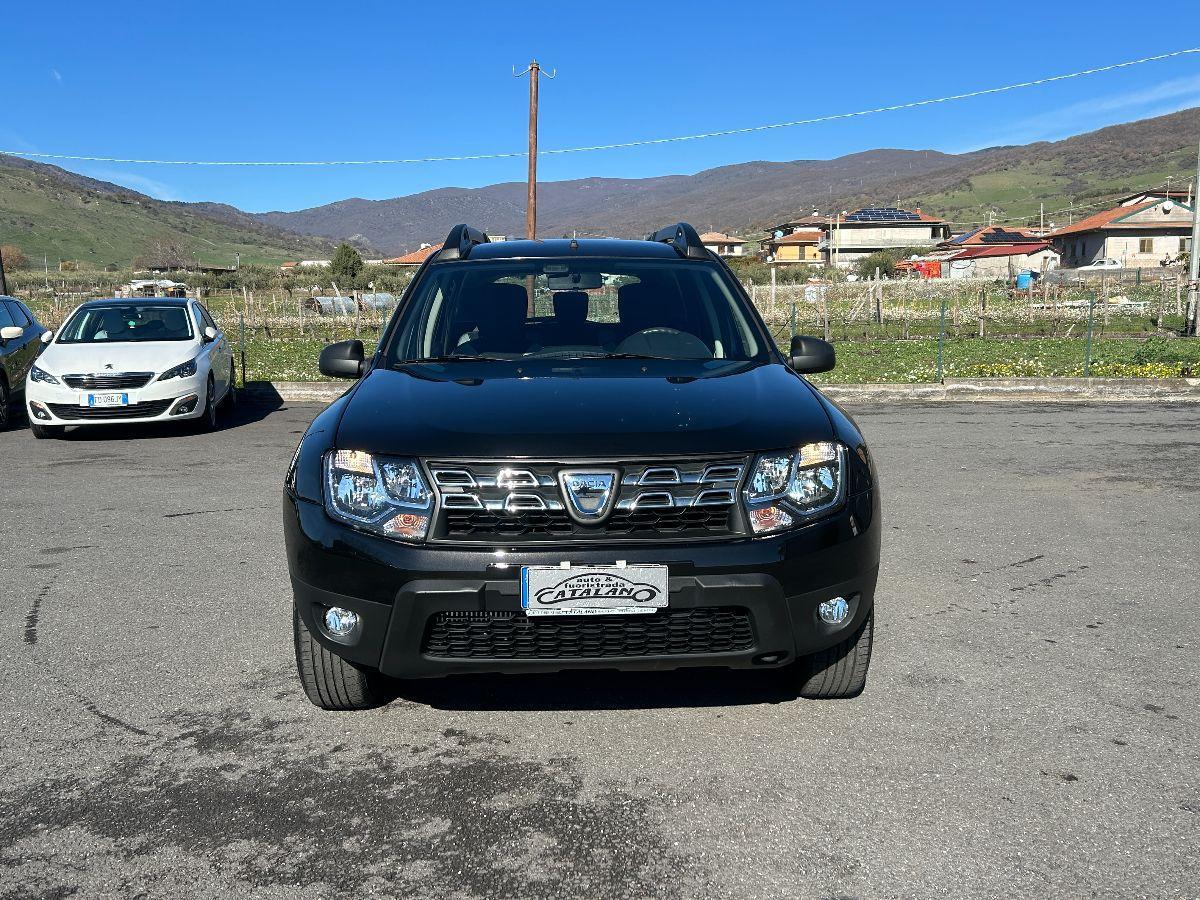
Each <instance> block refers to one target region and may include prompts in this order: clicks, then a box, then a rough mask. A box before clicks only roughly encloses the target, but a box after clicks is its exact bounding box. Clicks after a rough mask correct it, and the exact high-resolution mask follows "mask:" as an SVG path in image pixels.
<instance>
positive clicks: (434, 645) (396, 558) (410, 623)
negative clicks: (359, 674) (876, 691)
mask: <svg viewBox="0 0 1200 900" xmlns="http://www.w3.org/2000/svg"><path fill="white" fill-rule="evenodd" d="M284 526H285V537H286V542H287V549H288V564H289V569H290V572H291V580H292V590H293V594H294V597H295V602H296V606H297V609H298V610H299V613H300V615H301V617H302V618H303V619H304V622H305V624H306V625H307V626H308V628H309V630H310V631H311V632H312V633H313V635H314V636H315V638H316V639H317V640H318V641H320V642H321V643H322V644H323V645H324V646H326V647H327V648H329V649H330V650H331V651H332V652H334V653H337V654H338V655H340V656H342V657H344V658H346V659H348V660H350V661H352V662H355V663H358V664H360V665H364V666H368V667H371V668H375V669H379V670H380V671H382V672H383V673H384V674H387V675H391V676H393V677H398V678H419V677H428V676H436V675H446V674H452V673H456V672H536V671H558V670H562V669H570V668H615V669H670V668H679V667H685V666H724V667H737V668H741V667H752V666H767V667H769V666H778V665H784V664H786V663H789V662H792V661H794V660H795V659H796V658H797V657H800V656H804V655H806V654H809V653H813V652H816V651H818V650H821V649H824V648H826V647H829V646H832V645H834V644H836V643H838V642H839V641H841V640H843V639H845V637H846V636H847V635H849V634H852V633H853V632H854V631H855V630H856V629H857V628H858V627H859V625H861V624H862V622H863V621H864V620H865V619H866V617H867V615H868V614H869V613H870V611H871V609H872V607H873V604H874V595H875V582H876V579H877V577H878V571H879V535H880V526H879V501H878V495H877V493H876V492H874V491H866V492H864V493H862V494H859V495H857V496H854V497H851V498H850V499H849V501H848V502H847V505H846V507H845V508H844V509H842V510H841V511H840V512H838V513H837V514H835V515H833V516H830V517H828V518H826V519H823V520H821V521H819V522H814V523H813V524H811V525H807V526H805V527H803V528H799V529H796V530H793V531H790V532H788V533H786V534H783V535H777V536H772V537H766V538H757V539H748V538H743V539H740V540H736V541H729V542H721V543H703V544H685V545H679V544H663V545H646V544H623V545H613V546H595V545H591V546H581V545H561V546H558V547H555V548H530V547H520V548H504V547H498V548H496V549H484V548H478V547H471V548H463V547H454V546H445V545H442V546H436V545H431V546H411V545H405V544H400V543H396V542H393V541H389V540H386V539H384V538H379V537H375V536H373V535H369V534H364V533H362V532H358V531H355V530H354V529H351V528H347V527H345V526H343V525H341V524H339V523H336V522H334V521H332V520H331V519H329V517H328V516H327V515H326V514H325V511H324V509H323V508H322V507H321V506H320V505H318V504H315V503H311V502H309V501H305V500H299V499H296V498H294V497H292V496H291V495H290V494H285V497H284ZM617 560H626V561H627V562H629V563H630V564H633V563H663V564H666V565H667V567H668V570H669V574H670V581H669V586H670V598H669V607H668V610H669V611H670V614H671V616H672V617H673V618H674V619H680V620H691V621H692V627H694V626H695V621H700V622H701V623H705V622H708V623H711V621H712V617H713V613H714V612H717V611H723V612H721V613H720V614H721V615H724V613H725V612H728V613H736V616H737V617H738V618H739V621H741V622H743V623H748V632H746V630H745V629H746V627H747V625H745V624H743V625H742V631H741V632H739V633H740V634H741V639H740V640H737V641H733V642H730V643H729V645H728V646H723V647H718V649H716V650H713V649H711V646H710V643H711V642H706V641H704V640H701V641H700V642H699V643H698V644H695V643H693V644H688V643H687V642H686V641H684V642H683V645H681V644H680V643H679V642H678V641H667V642H666V643H663V642H661V641H660V642H655V641H654V640H653V639H652V640H650V641H649V643H647V642H645V641H642V642H641V643H640V644H636V646H638V649H637V652H635V653H628V654H624V655H623V651H622V650H621V648H623V647H626V646H631V645H630V644H628V643H622V637H621V633H622V632H623V631H624V630H626V629H627V628H629V627H632V628H637V627H640V626H642V625H643V624H647V625H650V627H651V630H653V629H654V628H655V627H656V626H661V627H659V628H658V630H659V631H661V632H671V633H674V631H675V630H676V628H677V625H678V627H679V628H683V629H686V628H687V627H689V625H688V623H687V621H683V623H682V624H678V623H676V622H674V621H672V622H671V623H669V624H668V623H666V622H653V620H655V619H658V618H659V617H662V616H664V614H663V613H654V614H652V615H646V616H620V617H617V616H597V617H571V619H570V622H569V623H567V622H564V620H562V619H560V618H559V617H539V618H538V619H536V620H534V619H528V618H526V617H525V616H524V614H523V613H522V612H521V611H520V595H519V583H518V578H519V575H520V567H521V566H524V565H557V564H558V563H560V562H562V561H569V562H571V563H574V564H580V565H583V564H595V565H603V564H612V563H614V562H616V561H617ZM835 596H842V597H845V598H846V599H847V600H848V601H850V606H851V610H850V616H849V618H848V619H847V620H846V621H845V622H843V623H842V624H840V625H828V624H826V623H824V622H822V621H821V620H820V618H819V617H818V616H817V612H816V607H817V605H818V604H819V603H820V602H821V601H823V600H828V599H829V598H831V597H835ZM331 606H340V607H342V608H345V609H350V610H353V611H354V612H356V613H358V615H359V617H360V620H361V628H360V629H359V630H358V632H357V633H356V635H355V636H354V638H353V642H352V643H344V642H342V641H339V640H336V639H334V638H332V637H331V636H330V635H328V634H327V633H326V632H325V631H324V629H323V626H322V618H323V615H324V611H325V610H326V609H328V608H329V607H331ZM692 611H695V612H692ZM442 614H451V615H450V616H445V615H442ZM446 619H450V620H451V621H452V622H456V621H457V622H461V621H464V620H465V621H469V622H470V623H472V627H475V626H478V627H479V628H484V629H486V628H489V627H502V628H505V629H507V632H506V634H507V635H509V636H511V634H512V633H516V634H517V635H519V636H520V638H519V639H518V643H520V641H521V640H523V641H524V643H523V644H522V646H523V648H524V649H523V650H522V651H521V653H522V654H523V655H517V651H514V650H512V647H513V646H514V645H513V643H512V641H499V642H497V643H496V646H499V647H501V648H502V649H501V650H499V651H498V652H497V654H496V655H492V656H488V655H482V656H481V655H480V654H479V649H478V647H477V646H476V647H475V649H474V651H473V652H472V655H471V656H470V657H469V658H468V657H465V656H462V655H454V654H455V653H457V652H459V651H461V649H462V643H461V642H458V643H457V647H458V650H456V651H448V650H447V646H446V643H445V642H439V641H437V640H433V639H431V638H432V635H433V634H434V631H435V628H436V627H437V626H438V624H439V623H442V622H444V621H445V620H446ZM617 619H620V620H622V621H607V622H606V621H603V620H617ZM589 620H591V621H590V622H589ZM633 620H650V621H648V622H635V621H633ZM727 621H728V620H727V619H721V627H725V626H724V623H726V622H727ZM495 623H500V625H499V626H496V624H495ZM556 623H557V627H556ZM585 626H586V627H585ZM587 627H590V631H587V630H586V628H587ZM544 629H552V630H553V631H555V632H557V634H551V635H550V636H549V637H548V638H547V637H546V636H547V632H545V631H544ZM581 629H583V639H582V640H583V643H582V644H581V643H580V637H579V635H580V630H581ZM606 629H607V630H609V631H611V632H612V634H611V635H609V634H605V635H604V636H603V639H602V640H601V639H599V638H596V633H597V632H601V631H605V630H606ZM564 635H566V636H564ZM747 635H748V636H747ZM589 637H590V638H595V639H594V640H590V642H589ZM543 638H546V639H543ZM531 642H532V643H531ZM598 644H604V645H605V646H606V647H607V650H606V651H605V652H603V653H595V654H592V655H587V654H588V651H587V649H586V648H588V647H596V646H598ZM668 644H669V645H670V646H668ZM716 644H718V645H719V644H720V642H716ZM530 646H534V647H535V649H534V650H533V651H530V649H529V648H530ZM581 646H583V647H584V648H585V649H584V650H582V651H581V650H580V647H581ZM681 646H682V648H683V649H682V650H681ZM557 647H561V648H563V650H562V651H561V652H559V651H558V650H556V649H555V648H557ZM696 647H700V648H701V649H699V650H697V649H696ZM614 648H616V650H615V652H614ZM581 653H583V654H584V655H580V654H581Z"/></svg>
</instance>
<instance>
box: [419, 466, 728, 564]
mask: <svg viewBox="0 0 1200 900" xmlns="http://www.w3.org/2000/svg"><path fill="white" fill-rule="evenodd" d="M423 463H424V465H425V467H426V469H427V471H428V472H429V473H430V476H431V481H432V483H433V485H434V489H435V492H436V493H437V495H438V505H437V511H436V513H435V520H434V524H433V528H432V529H431V532H430V541H431V542H433V543H439V542H440V543H471V544H484V545H489V544H491V545H509V544H517V545H520V544H536V543H576V542H595V541H597V540H612V541H624V542H639V541H642V542H645V541H659V542H662V541H685V540H691V541H695V540H701V541H703V540H721V539H724V540H730V539H734V538H738V537H742V536H744V535H745V534H746V532H747V526H746V522H745V517H744V512H743V511H742V508H741V504H740V503H738V491H739V489H740V485H741V481H742V479H743V477H744V475H745V473H746V472H747V471H748V464H749V456H748V455H736V456H730V455H721V456H715V457H701V458H696V457H690V458H689V457H670V458H668V459H658V460H655V459H650V460H646V459H641V460H634V459H628V458H604V459H596V458H585V459H570V460H526V459H520V460H516V459H492V460H476V459H461V458H460V459H428V460H423ZM592 469H595V470H597V471H599V470H605V471H610V472H615V473H616V475H617V478H616V479H615V481H614V491H615V492H616V497H615V498H614V501H612V507H611V509H612V512H611V513H609V515H608V516H607V517H606V518H604V519H603V520H601V521H598V522H590V521H587V520H578V519H576V518H574V517H572V516H569V515H568V510H567V506H566V504H565V502H564V498H563V494H562V491H563V488H562V486H561V485H560V484H559V480H560V475H561V474H562V472H563V471H579V470H583V471H589V470H592Z"/></svg>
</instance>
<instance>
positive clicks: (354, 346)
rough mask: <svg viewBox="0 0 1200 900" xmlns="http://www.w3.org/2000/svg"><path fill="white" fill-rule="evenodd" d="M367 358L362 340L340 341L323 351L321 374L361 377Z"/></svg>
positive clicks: (338, 376)
mask: <svg viewBox="0 0 1200 900" xmlns="http://www.w3.org/2000/svg"><path fill="white" fill-rule="evenodd" d="M365 358H366V356H365V354H364V353H363V342H362V341H338V342H337V343H336V344H330V345H329V346H328V347H326V348H325V349H324V350H322V351H321V361H320V363H319V366H320V369H321V374H322V375H329V376H332V377H333V378H361V377H362V371H363V361H364V360H365Z"/></svg>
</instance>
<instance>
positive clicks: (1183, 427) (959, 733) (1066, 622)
mask: <svg viewBox="0 0 1200 900" xmlns="http://www.w3.org/2000/svg"><path fill="white" fill-rule="evenodd" d="M316 409H317V408H316V407H313V406H299V405H288V406H285V407H283V408H280V409H276V410H273V411H272V410H268V409H266V408H252V407H247V406H242V407H240V408H239V410H238V412H237V414H236V416H235V418H234V419H233V420H231V421H230V423H229V425H228V427H226V428H225V429H224V430H222V431H220V432H218V433H216V434H212V435H180V434H176V433H173V432H168V431H150V432H147V431H142V430H132V429H129V430H124V429H123V430H120V431H113V432H111V433H99V432H97V433H91V434H82V435H78V436H75V437H68V439H66V440H62V441H54V442H36V441H34V440H33V439H32V437H31V436H30V434H29V432H28V431H26V430H15V431H11V432H7V433H2V434H0V466H2V469H3V473H4V477H3V479H0V548H2V551H0V598H2V599H0V611H2V612H3V616H2V617H0V647H3V654H2V658H3V660H4V665H3V667H2V668H0V896H5V897H65V896H68V895H76V896H80V897H100V896H152V897H175V896H178V897H230V896H261V897H287V898H289V900H300V898H309V897H330V896H338V895H344V896H352V897H363V896H376V895H378V896H394V895H400V896H419V897H427V896H442V897H454V898H470V897H522V898H531V897H754V898H759V897H763V898H766V897H843V896H855V897H860V896H861V897H878V896H920V897H928V896H943V895H944V896H972V897H980V896H995V897H1011V896H1038V897H1043V896H1181V897H1182V896H1196V895H1197V893H1198V892H1200V882H1198V881H1197V873H1198V872H1200V740H1198V736H1200V731H1198V728H1197V712H1198V711H1200V701H1198V700H1197V681H1198V679H1197V668H1198V667H1197V647H1198V643H1197V637H1196V635H1197V634H1198V633H1200V631H1198V629H1200V612H1198V603H1197V601H1198V600H1200V591H1198V589H1197V538H1198V535H1200V531H1198V530H1197V522H1198V521H1200V515H1198V513H1197V503H1198V501H1200V407H1197V406H1169V405H1133V404H1113V405H1107V406H1084V405H1078V406H1077V405H1062V406H1059V405H1051V404H1043V405H1029V406H1018V405H1009V404H979V405H974V406H971V405H943V406H920V407H918V406H901V405H888V406H873V407H858V408H855V409H854V413H855V415H856V418H857V419H858V421H859V423H860V424H861V425H862V426H863V427H864V429H865V430H866V433H867V435H868V438H869V439H870V440H871V442H872V446H873V448H874V451H875V454H876V457H877V459H878V460H879V462H880V466H881V471H882V475H883V478H884V487H885V491H886V493H885V496H884V513H885V521H886V536H885V540H884V566H883V572H882V574H881V582H880V594H879V597H878V604H879V613H878V618H877V641H876V645H875V653H876V655H875V659H874V664H873V666H872V670H871V679H870V681H869V683H868V686H867V690H866V692H865V694H864V695H863V696H862V697H860V698H858V699H856V700H850V701H838V702H826V703H821V702H811V701H803V700H798V699H796V697H795V696H794V694H793V693H790V692H789V691H788V689H787V685H786V684H784V683H782V682H781V681H780V680H779V679H778V678H776V677H773V676H772V675H770V674H769V673H762V672H749V673H729V672H711V673H710V672H704V673H699V674H697V673H688V674H676V673H668V674H644V673H643V674H635V673H627V674H616V673H585V674H570V675H566V674H563V675H551V676H532V677H478V678H463V679H456V680H448V681H441V682H423V683H419V684H415V685H411V686H409V687H406V688H405V690H404V691H403V693H402V695H401V697H400V698H399V699H397V700H396V701H395V702H394V703H392V704H391V705H390V706H388V707H386V708H384V709H381V710H377V711H373V712H368V713H359V714H332V713H324V712H320V711H318V710H316V709H315V708H313V707H311V706H310V705H309V704H308V702H307V701H306V700H305V698H304V695H303V693H302V691H301V689H300V686H299V684H298V682H297V681H296V678H295V676H294V674H293V658H292V648H291V633H290V610H289V603H290V594H289V589H288V586H287V573H286V566H285V560H284V555H283V544H282V538H281V535H280V526H279V520H280V490H281V480H282V477H283V471H284V468H285V466H286V464H287V461H288V459H289V458H290V455H291V453H292V451H293V449H294V447H295V444H296V441H297V440H298V439H299V436H300V434H301V432H302V430H303V429H304V427H305V426H306V425H307V423H308V422H309V420H310V419H311V418H312V417H313V415H315V412H316Z"/></svg>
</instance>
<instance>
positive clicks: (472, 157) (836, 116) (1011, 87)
mask: <svg viewBox="0 0 1200 900" xmlns="http://www.w3.org/2000/svg"><path fill="white" fill-rule="evenodd" d="M1195 53H1200V47H1191V48H1188V49H1186V50H1174V51H1172V52H1170V53H1159V54H1156V55H1154V56H1144V57H1142V58H1141V59H1132V60H1129V61H1127V62H1119V63H1112V64H1111V65H1107V66H1095V67H1093V68H1090V69H1083V70H1081V71H1078V72H1068V73H1066V74H1062V75H1049V76H1047V77H1045V78H1036V79H1033V80H1030V81H1019V82H1017V83H1015V84H1006V85H1003V86H1001V87H992V88H983V89H981V90H977V91H967V92H965V93H961V94H950V95H949V96H946V97H934V98H930V99H926V100H912V101H909V102H907V103H893V104H890V105H888V106H876V107H874V108H871V109H860V110H856V111H854V112H844V113H833V114H830V115H824V116H814V117H813V118H809V119H796V120H794V121H791V122H776V123H773V124H770V125H751V126H747V127H745V128H728V129H724V130H721V131H706V132H702V133H700V134H686V135H676V136H675V137H663V138H648V139H645V140H637V141H622V142H619V143H613V144H592V145H590V146H582V147H561V148H557V149H549V150H540V151H538V155H539V156H558V155H562V154H567V153H594V152H597V151H602V150H626V149H629V148H632V147H649V146H653V145H657V144H674V143H680V142H683V141H700V140H706V139H707V138H715V137H732V136H734V135H740V134H753V133H756V132H760V131H773V130H776V129H780V128H795V127H798V126H800V125H816V124H819V123H821V122H834V121H838V120H841V119H853V118H858V117H861V116H872V115H876V114H878V113H885V112H896V111H899V110H905V109H916V108H918V107H921V106H932V105H934V104H938V103H950V102H953V101H956V100H969V99H971V98H973V97H983V96H987V95H990V94H1003V93H1006V92H1008V91H1016V90H1021V89H1023V88H1030V87H1037V86H1039V85H1044V84H1051V83H1053V82H1056V81H1066V80H1068V79H1071V78H1083V77H1084V76H1087V75H1098V74H1100V73H1102V72H1112V71H1115V70H1117V69H1127V68H1129V67H1131V66H1140V65H1143V64H1145V63H1151V62H1160V61H1161V60H1164V59H1174V58H1176V57H1180V56H1187V55H1189V54H1195ZM0 153H3V154H7V155H9V156H19V157H23V158H26V159H57V160H65V161H72V162H103V163H125V164H130V165H149V166H273V167H281V166H385V165H415V164H420V163H435V162H472V161H477V160H488V159H513V158H516V157H523V156H528V155H529V154H528V153H527V152H525V151H518V150H513V151H510V152H506V153H470V154H462V155H458V156H422V157H412V158H408V159H338V160H278V161H264V160H195V159H186V160H185V159H135V158H124V157H117V156H96V155H84V154H68V153H35V152H32V151H25V150H0Z"/></svg>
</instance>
